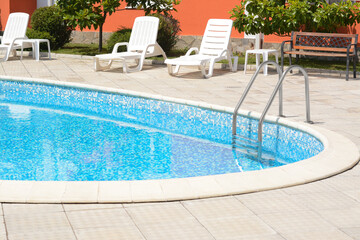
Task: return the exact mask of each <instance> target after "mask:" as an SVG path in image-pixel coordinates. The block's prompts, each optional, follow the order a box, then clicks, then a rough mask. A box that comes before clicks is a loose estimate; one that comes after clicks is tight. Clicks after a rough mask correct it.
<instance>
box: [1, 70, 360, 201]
mask: <svg viewBox="0 0 360 240" xmlns="http://www.w3.org/2000/svg"><path fill="white" fill-rule="evenodd" d="M0 79H7V80H14V81H26V82H36V83H43V84H51V85H58V86H68V87H77V88H83V89H91V90H98V91H106V92H112V93H120V94H127V95H134V96H139V97H145V98H152V99H157V100H163V101H168V102H175V103H181V104H185V105H191V106H198V107H203V108H207V109H213V110H217V111H223V112H229V113H232V112H233V109H232V108H228V107H223V106H217V105H210V104H207V103H204V102H195V101H189V100H183V99H177V98H171V97H164V96H159V95H152V94H147V93H140V92H135V91H128V90H121V89H113V88H105V87H96V86H92V85H85V84H77V83H64V82H58V81H51V80H43V79H33V78H21V79H20V78H15V77H8V76H1V75H0ZM239 114H240V115H246V116H251V117H254V118H259V117H260V113H256V112H249V111H246V110H240V111H239ZM266 120H267V121H270V122H276V123H278V124H281V125H286V126H290V127H292V128H295V129H298V130H302V131H305V132H308V133H309V134H311V135H313V136H315V137H316V138H318V139H319V140H320V141H321V142H322V143H323V145H324V150H323V151H322V152H321V153H319V154H318V155H316V156H314V157H312V158H309V159H306V160H302V161H299V162H296V163H292V164H288V165H285V166H281V167H275V168H269V169H266V170H257V171H249V172H240V173H230V174H222V175H213V176H204V177H193V178H179V179H164V180H143V181H118V182H116V181H114V182H100V181H99V182H96V181H94V182H32V181H7V180H2V181H0V201H1V202H22V203H26V202H38V203H59V202H61V203H97V202H98V203H109V202H113V203H115V202H124V203H128V202H158V201H174V200H188V199H197V198H206V197H215V196H226V195H233V194H242V193H249V192H256V191H263V190H270V189H277V188H283V187H288V186H294V185H299V184H303V183H308V182H312V181H316V180H320V179H323V178H327V177H329V176H332V175H335V174H338V173H341V172H343V171H345V170H347V169H350V168H352V167H353V166H354V165H355V164H357V162H358V161H359V158H360V153H359V149H358V148H357V146H356V145H355V144H354V143H353V142H351V141H350V140H349V139H347V138H345V137H344V136H342V135H340V134H338V133H335V132H332V131H329V130H326V129H324V128H320V127H317V126H313V125H309V124H302V123H295V122H291V121H288V120H286V119H283V118H279V117H273V116H267V117H266ZM47 189H48V190H47Z"/></svg>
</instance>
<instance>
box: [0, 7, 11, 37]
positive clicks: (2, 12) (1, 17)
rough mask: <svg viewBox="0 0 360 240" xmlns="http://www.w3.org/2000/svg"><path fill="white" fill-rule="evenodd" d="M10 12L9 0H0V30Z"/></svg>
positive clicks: (2, 29)
mask: <svg viewBox="0 0 360 240" xmlns="http://www.w3.org/2000/svg"><path fill="white" fill-rule="evenodd" d="M9 14H10V0H0V31H4V29H5V25H6V21H7V19H8V16H9Z"/></svg>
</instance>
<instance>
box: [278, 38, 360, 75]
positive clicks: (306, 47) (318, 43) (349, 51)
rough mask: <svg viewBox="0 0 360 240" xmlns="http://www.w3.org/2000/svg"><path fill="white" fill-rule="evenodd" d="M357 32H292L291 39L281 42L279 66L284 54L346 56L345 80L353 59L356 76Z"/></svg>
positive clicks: (282, 66)
mask: <svg viewBox="0 0 360 240" xmlns="http://www.w3.org/2000/svg"><path fill="white" fill-rule="evenodd" d="M357 41H358V35H357V34H340V33H318V32H292V33H291V40H287V41H284V42H282V44H281V68H282V69H284V54H289V59H290V65H291V55H296V60H298V57H299V55H308V56H325V57H346V80H349V62H350V58H352V61H353V72H354V78H356V62H357V46H356V45H357ZM286 43H290V49H289V50H288V51H286V50H284V47H285V44H286Z"/></svg>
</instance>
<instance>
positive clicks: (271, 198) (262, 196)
mask: <svg viewBox="0 0 360 240" xmlns="http://www.w3.org/2000/svg"><path fill="white" fill-rule="evenodd" d="M236 198H237V199H239V201H241V202H242V203H243V204H244V205H245V206H246V207H248V208H249V209H250V210H251V211H253V212H254V213H256V214H264V213H273V212H293V211H300V210H307V207H306V206H304V205H302V204H298V203H296V201H294V200H293V199H292V198H291V197H290V196H289V195H287V194H286V193H284V191H282V190H274V191H266V192H261V193H251V194H243V195H239V196H237V197H236Z"/></svg>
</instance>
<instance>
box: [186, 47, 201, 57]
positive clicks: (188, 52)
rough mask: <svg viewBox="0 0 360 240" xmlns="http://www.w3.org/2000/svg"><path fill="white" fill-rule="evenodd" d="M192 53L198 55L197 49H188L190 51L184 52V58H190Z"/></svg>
mask: <svg viewBox="0 0 360 240" xmlns="http://www.w3.org/2000/svg"><path fill="white" fill-rule="evenodd" d="M192 52H195V54H198V53H199V49H198V48H197V47H192V48H190V49H189V50H188V51H187V52H186V54H185V56H190V54H191V53H192Z"/></svg>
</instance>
